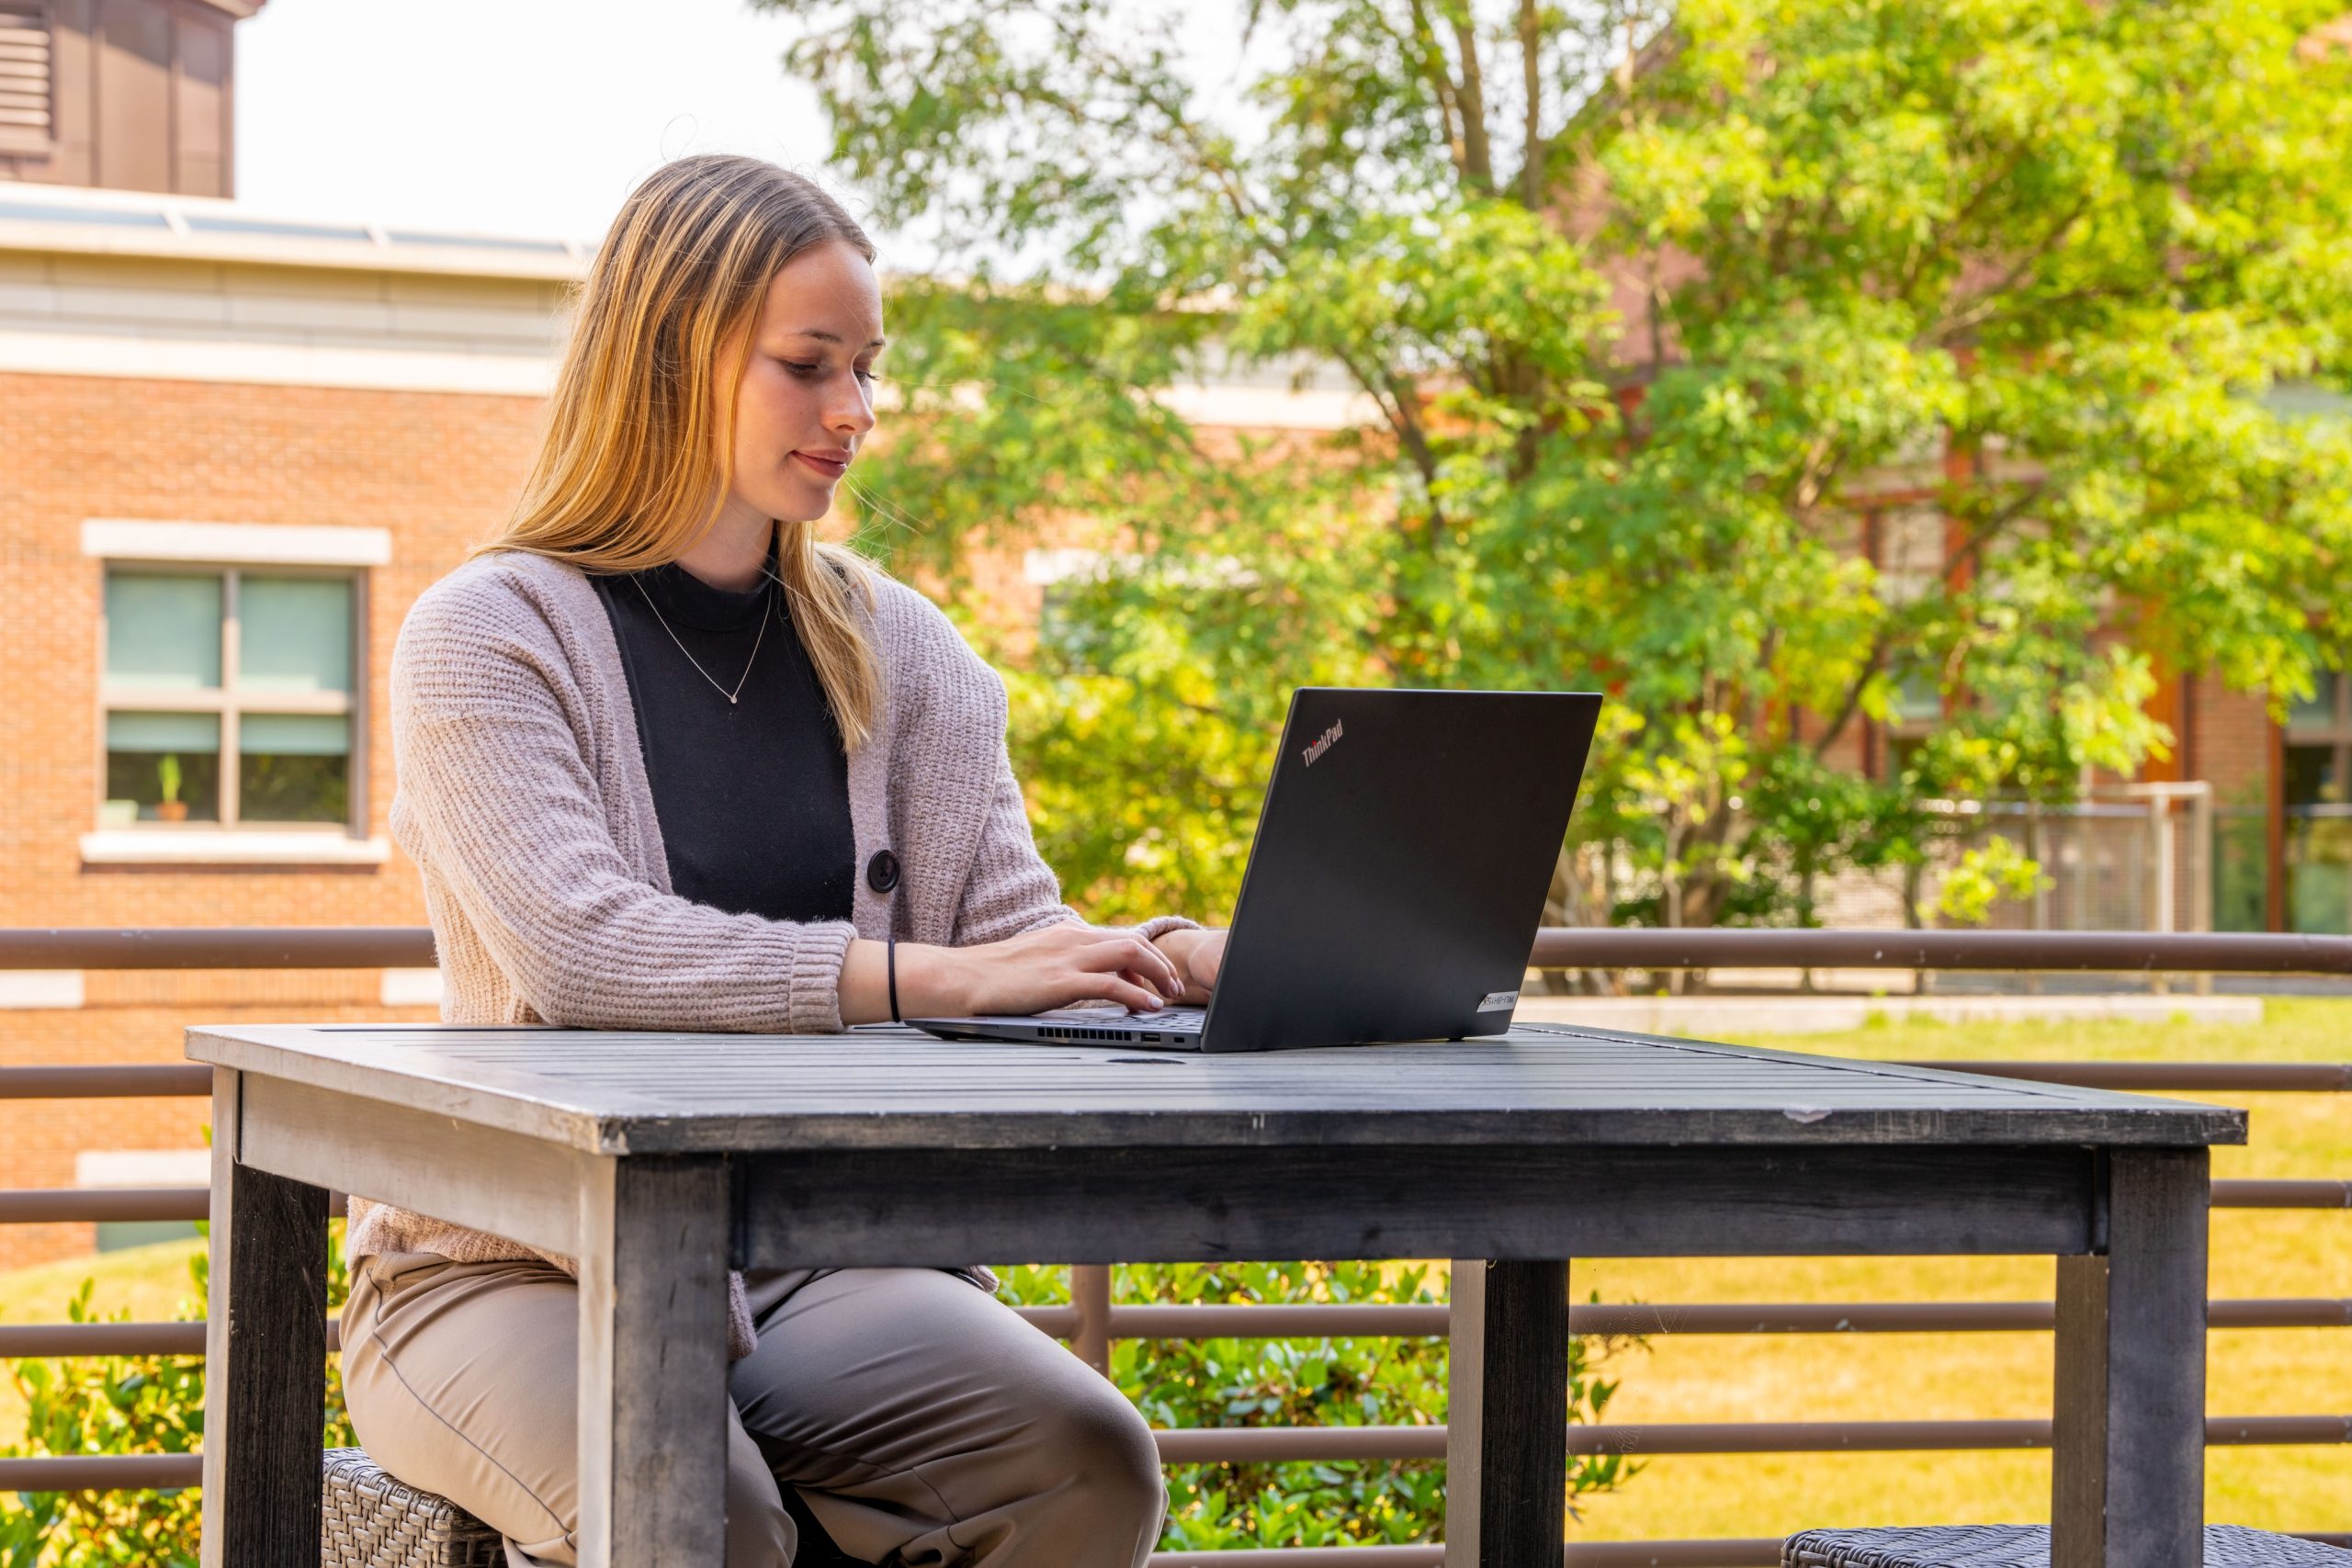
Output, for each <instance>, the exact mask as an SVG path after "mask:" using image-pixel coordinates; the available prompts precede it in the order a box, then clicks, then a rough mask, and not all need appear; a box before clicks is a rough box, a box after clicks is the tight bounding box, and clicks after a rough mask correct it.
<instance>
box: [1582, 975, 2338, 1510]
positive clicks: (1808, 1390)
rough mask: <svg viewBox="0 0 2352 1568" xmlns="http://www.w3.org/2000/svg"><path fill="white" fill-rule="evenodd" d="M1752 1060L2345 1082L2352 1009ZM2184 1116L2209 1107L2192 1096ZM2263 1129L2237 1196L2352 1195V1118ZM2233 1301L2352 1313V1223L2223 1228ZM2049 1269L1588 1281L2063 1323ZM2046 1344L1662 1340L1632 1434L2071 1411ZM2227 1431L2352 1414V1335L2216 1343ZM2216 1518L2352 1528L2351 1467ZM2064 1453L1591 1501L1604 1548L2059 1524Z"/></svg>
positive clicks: (1753, 1466) (1965, 1267)
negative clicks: (2055, 1485) (2250, 1065)
mask: <svg viewBox="0 0 2352 1568" xmlns="http://www.w3.org/2000/svg"><path fill="white" fill-rule="evenodd" d="M1738 1039H1739V1041H1740V1043H1744V1044H1757V1045H1771V1046H1776V1047H1780V1048H1783V1049H1787V1050H1792V1051H1807V1052H1816V1053H1820V1054H1823V1055H1850V1056H1869V1057H1882V1058H1904V1059H1912V1060H1948V1059H1951V1058H1954V1057H1978V1058H1993V1059H2004V1058H2005V1059H2009V1060H2030V1059H2039V1060H2059V1061H2075V1060H2080V1061H2091V1060H2106V1061H2131V1060H2154V1059H2158V1058H2161V1059H2165V1060H2169V1061H2211V1062H2227V1061H2270V1062H2284V1061H2343V1060H2346V1058H2347V1057H2352V1002H2342V1001H2335V1000H2306V999H2296V998H2290V999H2279V1000H2273V1001H2272V1002H2271V1003H2270V1004H2269V1006H2268V1009H2267V1019H2266V1021H2264V1022H2263V1023H2262V1024H2260V1025H2251V1026H2240V1027H2234V1028H2217V1027H2210V1026H2199V1027H2197V1028H2193V1029H2192V1028H2190V1027H2189V1026H2188V1025H2187V1024H2185V1023H2181V1022H2175V1023H2172V1024H2146V1023H2137V1024H2135V1023H2106V1022H2052V1023H2019V1024H2002V1025H1985V1024H1966V1025H1959V1024H1943V1023H1937V1022H1933V1021H1905V1022H1902V1023H1889V1024H1886V1025H1883V1026H1882V1027H1875V1028H1871V1029H1865V1030H1859V1031H1856V1032H1851V1033H1846V1034H1810V1035H1802V1036H1792V1037H1788V1038H1781V1039H1775V1038H1772V1037H1770V1036H1767V1035H1743V1036H1739V1037H1738ZM2178 1098H2182V1099H2195V1098H2198V1097H2196V1096H2193V1095H2183V1096H2180V1097H2178ZM2221 1098H2224V1099H2226V1100H2228V1101H2229V1102H2230V1103H2232V1104H2236V1105H2242V1106H2244V1107H2245V1108H2246V1109H2248V1110H2249V1111H2252V1112H2253V1135H2252V1142H2251V1143H2250V1144H2249V1145H2248V1146H2247V1147H2245V1148H2243V1149H2220V1150H2216V1151H2215V1155H2214V1174H2215V1175H2216V1176H2220V1177H2290V1176H2301V1177H2352V1096H2346V1095H2343V1094H2335V1095H2326V1094H2250V1095H2230V1096H2224V1097H2221ZM2212 1247H2213V1263H2212V1275H2211V1279H2212V1287H2211V1293H2212V1294H2213V1295H2215V1296H2331V1297H2343V1296H2347V1295H2352V1214H2348V1213H2327V1212H2324V1211H2311V1210H2302V1211H2297V1210H2274V1211H2261V1210H2223V1211H2221V1212H2219V1213H2215V1214H2214V1216H2213V1226H2212ZM2051 1276H2052V1265H2051V1263H2050V1261H2049V1260H2048V1259H2046V1258H1707V1259H1697V1258H1669V1259H1660V1260H1657V1261H1644V1260H1638V1259H1605V1260H1600V1261H1597V1262H1593V1263H1589V1264H1578V1265H1577V1267H1576V1269H1575V1275H1574V1280H1575V1290H1576V1292H1577V1295H1579V1296H1582V1295H1583V1294H1585V1293H1586V1292H1589V1291H1592V1290H1598V1291H1599V1292H1600V1294H1601V1297H1602V1299H1603V1300H1606V1301H1654V1302H1739V1301H1748V1302H1799V1301H1853V1302H1862V1301H1937V1300H1947V1301H1951V1300H1983V1301H2028V1300H2036V1301H2047V1300H2049V1299H2050V1295H2051V1289H2052V1278H2051ZM2050 1359H2051V1338H2050V1336H2048V1335H2046V1334H1964V1335H1962V1334H1951V1335H1930V1334H1901V1335H1891V1334H1867V1335H1851V1336H1845V1335H1781V1336H1743V1337H1734V1336H1700V1335H1692V1336H1687V1337H1657V1338H1654V1339H1652V1340H1651V1341H1650V1342H1649V1348H1647V1349H1646V1350H1640V1351H1634V1352H1633V1353H1632V1354H1631V1355H1629V1356H1627V1357H1626V1358H1625V1359H1624V1360H1623V1363H1622V1367H1621V1370H1622V1371H1623V1375H1624V1387H1623V1392H1622V1393H1620V1394H1619V1395H1618V1398H1617V1402H1616V1403H1615V1404H1612V1405H1611V1407H1610V1411H1609V1416H1610V1419H1611V1421H1624V1422H1642V1421H1659V1422H1667V1421H1767V1420H1772V1421H1823V1420H1840V1419H1845V1420H1890V1419H1896V1418H1902V1419H1917V1420H1932V1419H1943V1418H1959V1417H1970V1416H1977V1417H2005V1416H2046V1415H2048V1414H2049V1411H2050V1391H2051V1371H2050ZM2208 1389H2209V1399H2208V1408H2209V1409H2211V1411H2213V1412H2214V1413H2215V1414H2217V1415H2218V1414H2227V1415H2311V1414H2321V1413H2340V1412H2345V1411H2352V1329H2346V1328H2332V1329H2261V1330H2256V1329H2245V1330H2233V1331H2229V1332H2224V1333H2216V1334H2215V1335H2213V1337H2212V1339H2211V1346H2210V1374H2209V1377H2208ZM2206 1477H2207V1499H2206V1508H2207V1516H2208V1517H2210V1518H2212V1519H2214V1520H2216V1521H2217V1522H2229V1523H2233V1524H2246V1525H2253V1526H2256V1527H2258V1528H2264V1529H2281V1530H2287V1529H2330V1530H2345V1529H2352V1447H2335V1448H2275V1449H2220V1450H2214V1451H2213V1452H2212V1453H2211V1456H2210V1457H2209V1459H2208V1461H2207V1463H2206ZM2049 1486H2050V1461H2049V1457H2048V1455H2047V1454H2045V1453H1951V1454H1940V1453H1938V1454H1798V1455H1789V1456H1785V1457H1783V1456H1764V1455H1726V1456H1722V1457H1714V1456H1697V1455H1693V1456H1672V1457H1667V1458H1662V1459H1658V1460H1656V1461H1652V1463H1651V1465H1650V1467H1649V1469H1648V1470H1647V1471H1646V1472H1644V1473H1643V1474H1642V1475H1640V1476H1639V1477H1637V1478H1636V1479H1635V1480H1634V1482H1633V1483H1631V1484H1630V1485H1628V1486H1627V1487H1626V1488H1625V1489H1624V1490H1623V1492H1622V1493H1620V1494H1618V1495H1614V1496H1607V1497H1599V1498H1594V1499H1591V1500H1590V1501H1589V1503H1588V1505H1587V1506H1586V1508H1585V1518H1584V1521H1583V1523H1582V1525H1581V1526H1580V1527H1578V1528H1577V1530H1576V1532H1575V1533H1577V1535H1578V1537H1579V1538H1580V1539H1583V1540H1640V1539H1658V1538H1676V1537H1691V1536H1763V1535H1781V1534H1785V1533H1787V1532H1789V1531H1792V1530H1795V1529H1803V1528H1805V1527H1807V1526H1826V1525H1850V1526H1860V1525H1875V1524H1950V1523H1962V1522H1986V1521H1999V1522H2007V1521H2024V1522H2039V1521H2042V1520H2046V1519H2047V1518H2048V1517H2049V1506H2050V1503H2049V1495H2050V1494H2049Z"/></svg>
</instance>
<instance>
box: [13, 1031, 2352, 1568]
mask: <svg viewBox="0 0 2352 1568" xmlns="http://www.w3.org/2000/svg"><path fill="white" fill-rule="evenodd" d="M1742 1038H1743V1042H1744V1043H1755V1044H1765V1045H1776V1046H1782V1047H1785V1048H1787V1049H1791V1050H1797V1051H1807V1052H1815V1053H1820V1054H1824V1055H1852V1056H1871V1057H1895V1058H1914V1059H1949V1058H1952V1057H1962V1056H1973V1057H1986V1058H2007V1059H2026V1058H2039V1059H2044V1060H2051V1059H2057V1060H2075V1059H2080V1060H2092V1059H2101V1060H2116V1061H2120V1060H2134V1059H2139V1060H2147V1059H2155V1058H2163V1059H2166V1060H2172V1061H2342V1060H2345V1059H2346V1058H2347V1057H2352V1001H2333V1000H2304V999H2286V1000H2274V1001H2273V1002H2271V1003H2270V1005H2269V1009H2268V1016H2267V1020H2266V1021H2265V1022H2263V1023H2262V1024H2260V1025H2257V1026H2245V1027H2235V1028H2217V1027H2198V1028H2190V1027H2189V1026H2188V1025H2186V1024H2184V1023H2179V1022H2176V1023H2172V1024H2147V1023H2101V1022H2054V1023H2023V1024H2003V1025H1983V1024H1971V1025H1953V1024H1939V1023H1936V1022H1932V1021H1907V1022H1903V1023H1899V1024H1888V1025H1885V1026H1883V1027H1876V1028H1871V1029H1865V1030H1860V1031H1856V1032H1852V1033H1848V1034H1836V1035H1826V1034H1813V1035H1804V1036H1797V1037H1792V1038H1789V1039H1777V1040H1776V1039H1772V1038H1770V1037H1768V1036H1762V1035H1758V1036H1749V1037H1742ZM2182 1098H2193V1097H2188V1096H2184V1097H2182ZM2227 1098H2229V1099H2230V1100H2232V1101H2233V1103H2238V1104H2242V1105H2245V1106H2246V1107H2247V1108H2249V1109H2250V1110H2251V1111H2253V1112H2254V1123H2253V1125H2254V1134H2253V1143H2252V1145H2251V1146H2249V1147H2247V1148H2245V1149H2223V1150H2220V1151H2217V1154H2216V1159H2215V1174H2216V1175H2219V1176H2224V1177H2285V1176H2305V1177H2352V1096H2346V1095H2341V1094H2338V1095H2320V1094H2273V1095H2245V1096H2230V1097H2227ZM195 1245H196V1244H195V1243H193V1242H172V1243H165V1244H163V1245H161V1246H157V1247H141V1248H138V1249H135V1250H130V1251H125V1252H119V1253H111V1254H107V1255H106V1256H105V1257H103V1258H96V1259H86V1258H85V1259H75V1260H72V1261H69V1262H65V1263H57V1264H51V1265H48V1266H45V1267H43V1268H40V1269H25V1270H20V1271H18V1272H17V1273H15V1274H10V1275H0V1321H5V1322H10V1323H25V1322H37V1321H42V1320H52V1321H53V1320H55V1319H57V1318H60V1317H62V1316H63V1315H64V1303H65V1302H66V1300H67V1298H68V1297H69V1296H70V1295H71V1294H72V1292H73V1291H74V1287H75V1286H76V1285H77V1284H78V1283H79V1282H80V1280H82V1279H83V1278H84V1277H85V1276H95V1277H96V1279H97V1280H98V1281H99V1284H98V1289H97V1295H96V1305H97V1306H98V1307H99V1308H100V1309H101V1310H108V1309H112V1308H116V1307H128V1308H129V1309H130V1313H131V1314H132V1315H133V1316H135V1317H139V1318H142V1319H156V1318H164V1317H168V1316H170V1315H171V1314H172V1309H173V1308H174V1306H175V1304H176V1303H177V1302H178V1301H179V1299H180V1298H181V1297H182V1296H184V1295H186V1294H187V1290H188V1282H187V1257H188V1254H189V1252H190V1250H191V1249H192V1247H194V1246H195ZM2051 1273H2052V1267H2051V1264H2050V1262H2049V1260H2048V1259H2033V1258H1818V1259H1815V1258H1763V1259H1758V1258H1712V1259H1664V1260H1659V1261H1654V1262H1652V1261H1639V1260H1604V1261H1600V1262H1596V1263H1590V1264H1579V1265H1577V1269H1576V1274H1575V1288H1576V1291H1577V1294H1578V1295H1579V1296H1581V1295H1583V1294H1584V1293H1586V1292H1589V1291H1592V1290H1598V1291H1599V1292H1600V1294H1601V1297H1602V1299H1604V1300H1607V1301H1650V1302H1708V1301H1715V1302H1740V1301H1750V1302H1796V1301H1815V1300H1818V1301H1858V1302H1859V1301H1934V1300H1966V1299H1977V1300H1987V1301H2026V1300H2048V1299H2049V1297H2050V1293H2051ZM2211 1293H2212V1294H2214V1295H2216V1296H2328V1297H2343V1296H2347V1295H2352V1214H2346V1213H2324V1212H2314V1211H2291V1210H2290V1211H2270V1212H2264V1211H2223V1212H2222V1213H2217V1214H2215V1215H2214V1216H2213V1272H2212V1292H2211ZM2050 1356H2051V1343H2050V1337H2049V1336H2047V1335H2037V1334H1974V1335H1853V1336H1832V1335H1787V1336H1747V1337H1731V1336H1724V1337H1713V1336H1689V1337H1671V1336H1668V1337H1658V1338H1655V1339H1653V1340H1652V1341H1651V1342H1650V1344H1649V1347H1648V1348H1647V1349H1645V1350H1638V1351H1634V1352H1632V1353H1631V1354H1629V1355H1628V1356H1627V1357H1626V1358H1625V1359H1623V1362H1622V1363H1621V1365H1620V1368H1619V1370H1620V1371H1622V1372H1623V1377H1624V1387H1623V1392H1622V1393H1620V1394H1619V1396H1618V1399H1617V1402H1616V1404H1613V1405H1612V1406H1611V1409H1610V1413H1609V1414H1610V1418H1611V1420H1612V1421H1622V1422H1629V1423H1636V1422H1645V1421H1657V1422H1670V1421H1761V1420H1831V1419H1839V1418H1847V1419H1854V1420H1887V1419H1893V1418H1897V1417H1905V1418H1939V1417H1962V1416H1989V1417H1999V1416H2044V1415H2047V1414H2048V1413H2049V1408H2050ZM2210 1386H2211V1400H2210V1408H2211V1409H2212V1410H2213V1411H2214V1412H2215V1413H2217V1414H2229V1415H2287V1414H2315V1413H2323V1412H2345V1411H2352V1329H2345V1328H2335V1329H2294V1330H2280V1329H2269V1330H2240V1331H2233V1332H2228V1333H2217V1334H2215V1335H2214V1336H2213V1337H2212V1341H2211V1378H2210ZM22 1418H23V1411H22V1407H21V1406H20V1405H19V1404H17V1402H16V1400H15V1398H14V1396H13V1394H12V1393H10V1392H9V1391H7V1390H5V1389H0V1444H5V1443H8V1442H12V1441H14V1440H15V1439H16V1438H17V1436H18V1434H19V1432H20V1429H21V1422H22ZM2206 1473H2207V1477H2208V1494H2209V1495H2208V1499H2207V1512H2208V1516H2209V1517H2211V1518H2213V1519H2215V1520H2217V1521H2227V1522H2231V1523H2237V1524H2247V1525H2254V1526H2257V1527H2262V1528H2267V1529H2335V1530H2343V1529H2352V1446H2346V1447H2335V1448H2301V1449H2285V1448H2282V1449H2222V1450H2216V1451H2215V1452H2214V1453H2213V1454H2212V1455H2211V1458H2210V1459H2209V1461H2208V1463H2207V1472H2206ZM2048 1509H2049V1461H2048V1458H2047V1456H2046V1455H2044V1454H2039V1453H2028V1454H2016V1453H1995V1454H1978V1453H1957V1454H1853V1455H1818V1454H1814V1455H1793V1456H1788V1457H1774V1456H1725V1457H1720V1458H1716V1457H1702V1456H1693V1457H1670V1458H1664V1459H1659V1460H1657V1461H1653V1462H1652V1463H1651V1464H1650V1466H1649V1468H1648V1470H1647V1471H1646V1472H1644V1473H1643V1474H1641V1475H1640V1476H1638V1477H1637V1478H1636V1479H1635V1480H1634V1482H1633V1483H1631V1484H1630V1485H1629V1486H1627V1487H1626V1488H1625V1489H1624V1491H1623V1492H1622V1493H1621V1494H1618V1495H1614V1496H1605V1497H1599V1498H1594V1499H1591V1500H1589V1502H1588V1504H1587V1505H1586V1508H1585V1517H1584V1519H1583V1521H1582V1523H1581V1524H1580V1525H1578V1526H1577V1528H1576V1529H1577V1534H1578V1536H1579V1537H1580V1538H1581V1539H1584V1540H1633V1539H1644V1538H1652V1539H1654V1538H1661V1537H1667V1538H1671V1537H1689V1536H1761V1535H1781V1534H1784V1533H1786V1532H1788V1531H1791V1530H1794V1529H1801V1528H1804V1527H1805V1526H1809V1525H1871V1524H1894V1523H1903V1524H1939V1523H1951V1522H1960V1521H1971V1520H1973V1521H1986V1520H1998V1521H2007V1520H2023V1521H2037V1520H2041V1519H2044V1518H2046V1517H2048Z"/></svg>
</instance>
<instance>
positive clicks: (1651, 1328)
mask: <svg viewBox="0 0 2352 1568" xmlns="http://www.w3.org/2000/svg"><path fill="white" fill-rule="evenodd" d="M1242 1310H1244V1311H1248V1310H1252V1309H1248V1308H1244V1309H1242ZM2205 1320H2206V1324H2207V1325H2208V1326H2209V1327H2212V1328H2341V1327H2352V1299H2345V1300H2338V1299H2335V1298H2333V1297H2326V1296H2306V1297H2284V1298H2279V1299H2277V1300H2264V1299H2260V1298H2249V1299H2241V1300H2223V1301H2214V1302H2209V1303H2206V1319H2205ZM2056 1325H2057V1312H2056V1309H2055V1308H2054V1307H2053V1306H2052V1303H2048V1302H1779V1303H1743V1302H1708V1303H1698V1304H1690V1303H1670V1302H1661V1303H1656V1304H1654V1305H1653V1304H1646V1303H1622V1304H1621V1303H1592V1302H1586V1303H1577V1304H1575V1305H1572V1306H1570V1307H1569V1308H1568V1326H1569V1327H1570V1328H1571V1329H1572V1330H1574V1331H1575V1332H1576V1333H1578V1334H1640V1335H1650V1334H1983V1333H2007V1332H2019V1333H2034V1332H2041V1333H2047V1332H2049V1331H2050V1330H2052V1328H2054V1327H2055V1326H2056ZM1112 1337H1114V1338H1116V1337H1120V1336H1119V1332H1118V1327H1117V1317H1116V1314H1114V1316H1113V1320H1112Z"/></svg>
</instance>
